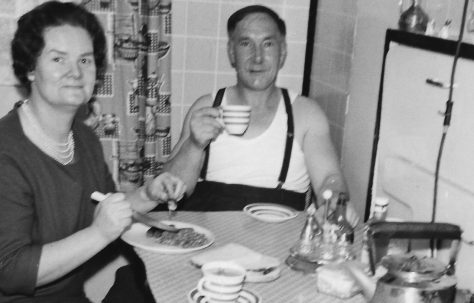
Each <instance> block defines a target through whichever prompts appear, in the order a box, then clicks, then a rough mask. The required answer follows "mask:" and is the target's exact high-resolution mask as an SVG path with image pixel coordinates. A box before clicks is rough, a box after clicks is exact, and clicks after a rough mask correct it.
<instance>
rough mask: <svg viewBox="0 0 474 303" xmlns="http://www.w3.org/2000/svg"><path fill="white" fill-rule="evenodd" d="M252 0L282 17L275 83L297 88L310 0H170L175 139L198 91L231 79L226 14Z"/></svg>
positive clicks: (209, 89) (301, 71) (296, 89)
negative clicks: (283, 49) (283, 50)
mask: <svg viewBox="0 0 474 303" xmlns="http://www.w3.org/2000/svg"><path fill="white" fill-rule="evenodd" d="M250 4H263V5H266V6H268V7H270V8H272V9H274V10H275V11H276V12H277V13H278V14H280V16H281V17H282V18H283V19H284V20H285V22H286V25H287V42H288V58H287V61H286V64H285V66H284V67H283V69H282V70H281V71H280V74H279V78H278V85H280V86H285V87H288V88H290V89H292V90H295V91H297V92H301V87H302V81H303V70H304V58H305V51H306V33H307V26H308V25H307V23H308V9H309V0H261V1H253V0H173V46H172V49H173V52H172V62H173V63H172V75H173V79H172V101H171V102H172V112H171V114H172V143H173V144H175V143H176V141H177V139H178V136H179V133H180V130H181V125H182V122H183V119H184V116H185V115H186V113H187V111H188V109H189V107H190V105H191V104H192V103H193V102H194V101H195V100H196V99H197V98H198V97H200V96H201V95H203V94H207V93H210V92H212V91H214V90H217V89H218V88H220V87H223V86H228V85H232V84H234V83H235V72H234V70H233V69H232V67H231V66H230V64H229V61H228V59H227V50H226V45H227V19H228V17H229V16H230V15H231V14H232V13H233V12H235V11H236V10H238V9H240V8H242V7H244V6H246V5H250Z"/></svg>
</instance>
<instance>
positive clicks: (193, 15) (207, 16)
mask: <svg viewBox="0 0 474 303" xmlns="http://www.w3.org/2000/svg"><path fill="white" fill-rule="evenodd" d="M218 13H219V11H218V6H217V5H216V4H215V3H205V2H203V3H201V2H196V1H190V2H189V3H188V18H187V20H186V21H187V26H186V28H187V33H188V35H197V36H206V37H216V36H217V27H216V24H218V16H219V14H218ZM174 17H175V18H179V17H178V16H174Z"/></svg>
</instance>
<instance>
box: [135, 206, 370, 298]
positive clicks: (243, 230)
mask: <svg viewBox="0 0 474 303" xmlns="http://www.w3.org/2000/svg"><path fill="white" fill-rule="evenodd" d="M150 215H151V216H153V217H155V218H157V219H167V212H154V213H150ZM173 220H176V221H182V222H188V223H192V224H196V225H199V226H202V227H204V228H207V229H209V230H210V231H212V232H213V233H214V235H215V242H214V244H212V245H211V246H210V248H212V247H220V246H223V245H225V244H227V243H232V242H233V243H239V244H242V245H244V246H247V247H249V248H251V249H253V250H255V251H258V252H260V253H262V254H266V255H269V256H273V257H276V258H278V259H280V260H281V262H282V264H283V265H282V272H281V276H280V278H278V279H277V280H275V281H272V282H269V283H246V284H245V285H244V288H245V289H247V290H250V291H252V292H253V293H255V294H257V295H259V296H260V298H261V299H262V302H263V303H313V302H314V303H326V302H327V303H333V302H341V303H342V302H343V303H359V302H361V303H362V302H366V301H365V299H364V298H363V296H362V295H360V294H358V295H356V296H354V297H352V298H350V299H347V300H339V299H337V298H335V297H332V296H328V295H325V294H322V293H319V292H318V291H317V289H316V276H315V275H304V274H302V273H301V272H296V271H293V270H292V269H290V268H289V267H288V266H286V265H285V263H284V262H285V259H286V257H287V256H288V253H289V248H290V247H291V246H292V245H293V244H295V242H296V241H297V239H298V238H299V235H300V232H301V229H302V228H303V225H304V221H305V216H304V214H301V213H300V214H299V215H298V216H297V217H296V218H294V219H291V220H288V221H285V222H282V223H265V222H261V221H258V220H256V219H254V218H251V217H249V216H247V215H246V214H245V213H243V212H241V211H226V212H185V211H179V212H178V213H177V215H176V216H175V217H174V218H173ZM357 238H360V237H357V234H356V242H357ZM359 242H360V239H359ZM135 251H136V252H137V254H138V255H139V257H140V258H141V259H142V260H143V262H144V264H145V268H146V274H147V278H148V282H149V285H150V288H151V290H152V293H153V296H154V297H155V300H156V301H157V303H185V302H187V295H188V293H189V292H190V291H191V290H192V289H194V288H195V287H196V284H197V282H198V280H199V279H200V278H201V271H200V270H199V269H198V268H196V267H195V266H193V265H192V264H191V263H190V260H191V257H193V256H194V255H196V254H199V253H201V252H203V250H199V251H197V252H192V253H186V254H179V255H166V254H158V253H156V252H150V251H147V250H144V249H140V248H135Z"/></svg>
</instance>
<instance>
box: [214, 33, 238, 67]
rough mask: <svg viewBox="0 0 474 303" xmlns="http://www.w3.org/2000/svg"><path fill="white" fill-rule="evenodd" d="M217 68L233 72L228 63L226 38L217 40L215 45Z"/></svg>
mask: <svg viewBox="0 0 474 303" xmlns="http://www.w3.org/2000/svg"><path fill="white" fill-rule="evenodd" d="M217 56H218V61H217V70H218V71H227V72H233V71H234V68H233V67H232V66H231V65H230V62H229V57H228V56H227V40H219V42H218V47H217Z"/></svg>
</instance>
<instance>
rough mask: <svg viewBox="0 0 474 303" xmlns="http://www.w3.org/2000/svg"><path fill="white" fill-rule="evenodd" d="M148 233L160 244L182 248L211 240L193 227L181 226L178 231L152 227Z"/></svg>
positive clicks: (201, 244)
mask: <svg viewBox="0 0 474 303" xmlns="http://www.w3.org/2000/svg"><path fill="white" fill-rule="evenodd" d="M146 235H147V237H150V238H153V240H154V241H156V242H158V243H160V244H163V245H169V246H177V247H181V248H193V247H200V246H203V245H205V244H207V243H209V242H210V239H208V238H207V237H206V235H204V234H202V233H198V232H196V231H195V230H194V229H193V228H181V229H180V230H179V231H178V232H169V231H163V230H160V229H158V228H156V227H151V228H150V229H148V230H147V232H146Z"/></svg>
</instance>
